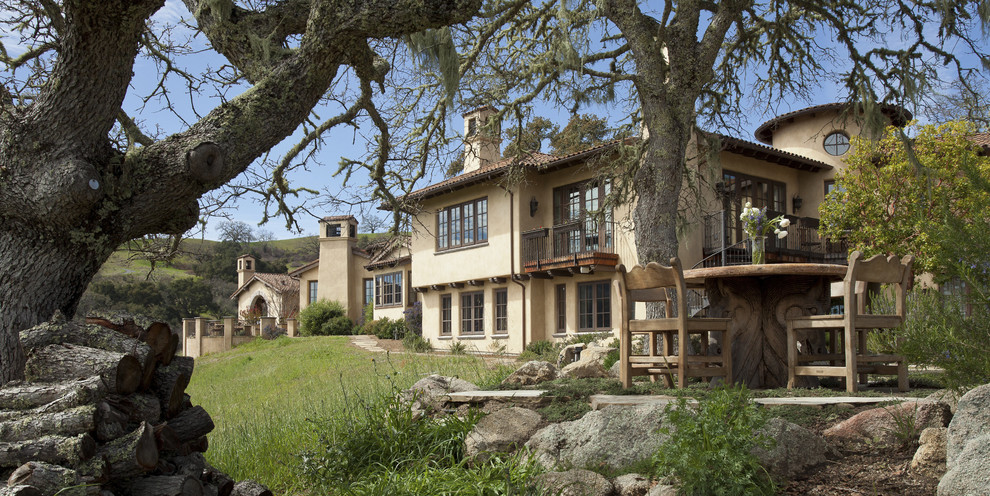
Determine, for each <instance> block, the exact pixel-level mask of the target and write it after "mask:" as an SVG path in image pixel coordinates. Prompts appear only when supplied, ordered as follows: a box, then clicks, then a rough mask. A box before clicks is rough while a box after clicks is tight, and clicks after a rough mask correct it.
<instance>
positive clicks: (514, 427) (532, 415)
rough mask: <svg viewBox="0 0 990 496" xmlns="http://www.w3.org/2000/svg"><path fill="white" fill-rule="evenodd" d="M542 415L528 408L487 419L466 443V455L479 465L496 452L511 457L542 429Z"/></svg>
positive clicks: (501, 411)
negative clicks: (510, 454) (507, 454)
mask: <svg viewBox="0 0 990 496" xmlns="http://www.w3.org/2000/svg"><path fill="white" fill-rule="evenodd" d="M541 420H542V417H540V414H539V413H536V412H534V411H533V410H528V409H526V408H519V407H510V408H503V409H501V410H498V411H496V412H494V413H491V414H489V415H486V416H485V417H483V418H482V419H481V420H479V421H478V423H477V424H475V426H474V429H472V430H471V432H470V433H468V435H467V437H466V438H465V439H464V454H465V455H466V456H468V457H473V458H474V459H475V460H476V461H478V462H484V461H487V460H488V457H489V454H490V453H493V452H501V453H508V452H511V451H513V450H515V449H516V448H518V447H521V446H522V445H524V444H525V443H526V441H528V440H529V438H530V437H531V436H532V435H533V433H535V432H536V430H537V429H538V428H539V426H540V421H541Z"/></svg>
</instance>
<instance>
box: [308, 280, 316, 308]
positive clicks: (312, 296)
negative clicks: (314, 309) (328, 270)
mask: <svg viewBox="0 0 990 496" xmlns="http://www.w3.org/2000/svg"><path fill="white" fill-rule="evenodd" d="M316 283H317V281H309V304H310V305H312V304H313V303H316Z"/></svg>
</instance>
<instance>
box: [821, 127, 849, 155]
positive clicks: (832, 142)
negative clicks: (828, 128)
mask: <svg viewBox="0 0 990 496" xmlns="http://www.w3.org/2000/svg"><path fill="white" fill-rule="evenodd" d="M824 146H825V152H826V153H828V154H829V155H834V156H836V157H838V156H839V155H844V154H845V153H846V152H848V151H849V135H847V134H846V133H843V132H842V131H836V132H834V133H832V134H829V135H828V136H826V137H825V143H824Z"/></svg>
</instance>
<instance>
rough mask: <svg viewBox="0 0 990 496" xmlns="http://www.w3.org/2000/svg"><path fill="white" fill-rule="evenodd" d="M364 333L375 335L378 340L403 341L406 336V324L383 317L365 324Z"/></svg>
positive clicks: (402, 321)
mask: <svg viewBox="0 0 990 496" xmlns="http://www.w3.org/2000/svg"><path fill="white" fill-rule="evenodd" d="M362 332H363V333H364V334H373V335H374V336H375V337H377V338H378V339H403V338H404V337H405V336H406V322H405V321H404V320H393V319H390V318H388V317H382V318H380V319H376V320H372V321H371V322H368V323H367V324H365V325H364V327H362Z"/></svg>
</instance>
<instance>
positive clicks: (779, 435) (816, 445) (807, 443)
mask: <svg viewBox="0 0 990 496" xmlns="http://www.w3.org/2000/svg"><path fill="white" fill-rule="evenodd" d="M759 433H761V434H766V435H767V436H768V437H770V439H773V440H774V441H776V443H775V445H773V446H772V447H771V448H769V449H764V448H760V447H756V448H753V454H754V455H756V457H757V458H759V459H760V464H761V465H763V466H764V467H766V468H767V470H769V471H770V475H772V476H773V477H774V479H775V480H781V479H793V478H795V477H796V476H799V475H803V474H805V473H807V471H808V470H809V469H811V468H813V467H815V466H817V465H820V464H823V463H825V462H826V461H828V456H827V455H829V454H830V453H831V450H830V448H829V447H828V445H827V444H826V443H825V440H824V439H822V437H821V436H819V435H817V434H815V433H813V432H811V431H809V430H808V429H805V428H804V427H801V426H800V425H797V424H793V423H791V422H788V421H786V420H783V419H779V418H772V419H770V420H769V421H767V424H766V425H765V426H763V428H762V429H760V431H759Z"/></svg>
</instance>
